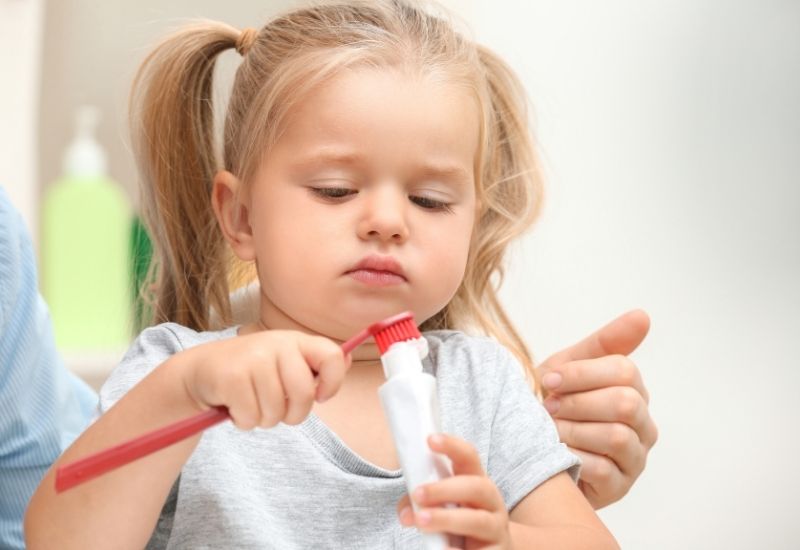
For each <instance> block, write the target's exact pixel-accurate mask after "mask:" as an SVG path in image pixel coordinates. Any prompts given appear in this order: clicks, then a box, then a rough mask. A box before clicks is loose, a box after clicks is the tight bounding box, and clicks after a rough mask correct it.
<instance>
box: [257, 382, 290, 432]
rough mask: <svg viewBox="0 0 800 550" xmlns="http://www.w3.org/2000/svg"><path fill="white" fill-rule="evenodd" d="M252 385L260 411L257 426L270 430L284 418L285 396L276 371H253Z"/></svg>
mask: <svg viewBox="0 0 800 550" xmlns="http://www.w3.org/2000/svg"><path fill="white" fill-rule="evenodd" d="M253 385H254V386H255V391H256V395H257V397H258V404H259V407H260V409H261V421H260V422H259V426H261V427H262V428H271V427H272V426H275V425H276V424H277V423H278V422H280V421H281V420H283V418H284V417H285V416H286V394H285V393H284V391H283V384H282V383H281V377H280V375H279V374H278V369H277V368H256V369H253Z"/></svg>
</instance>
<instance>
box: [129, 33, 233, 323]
mask: <svg viewBox="0 0 800 550" xmlns="http://www.w3.org/2000/svg"><path fill="white" fill-rule="evenodd" d="M239 36H240V33H239V31H238V30H237V29H235V28H233V27H231V26H229V25H225V24H223V23H217V22H213V21H200V22H197V23H195V24H193V25H191V26H188V27H185V28H183V29H181V30H180V31H178V32H176V33H175V34H173V35H171V36H169V37H168V38H166V39H165V40H164V41H163V42H162V43H161V44H160V45H158V46H157V47H156V48H155V50H154V51H153V52H152V53H151V54H150V55H149V56H148V57H147V58H146V59H145V61H144V63H143V64H142V66H141V68H140V69H139V72H138V73H137V75H136V78H135V80H134V84H133V90H132V94H131V103H130V124H131V133H132V139H133V148H134V153H135V155H136V161H137V165H138V168H139V175H140V178H141V180H142V182H141V183H142V191H143V193H142V195H143V200H142V209H143V215H144V219H145V223H146V225H147V228H148V230H149V232H150V235H151V237H152V240H153V245H154V246H153V261H152V263H151V266H150V275H149V277H148V284H147V285H146V290H149V292H144V293H143V294H144V297H145V298H146V299H147V301H148V302H149V305H150V308H149V309H150V311H151V314H152V317H153V318H152V319H151V320H150V321H151V322H153V323H160V322H165V321H174V322H177V323H180V324H182V325H185V326H188V327H191V328H194V329H197V330H202V329H206V328H207V326H208V321H209V308H210V307H211V308H214V309H215V310H216V311H217V312H219V313H220V314H221V315H222V316H223V317H226V316H227V315H229V311H230V304H229V298H228V294H229V292H228V283H227V279H226V272H227V270H226V268H225V267H226V265H227V264H228V260H227V256H228V252H227V247H226V246H225V241H224V238H223V236H222V233H221V231H220V229H219V228H218V226H217V223H216V219H215V217H214V212H213V210H212V206H211V188H212V182H213V178H214V174H215V172H216V170H217V169H218V167H219V164H220V163H219V161H218V155H217V153H216V152H215V148H214V143H215V139H214V120H213V119H214V113H213V106H212V92H213V87H212V77H213V72H214V64H215V61H216V58H217V56H218V55H219V54H220V53H221V52H223V51H225V50H227V49H228V48H232V47H234V46H235V45H236V40H237V38H239ZM145 324H147V323H146V322H145Z"/></svg>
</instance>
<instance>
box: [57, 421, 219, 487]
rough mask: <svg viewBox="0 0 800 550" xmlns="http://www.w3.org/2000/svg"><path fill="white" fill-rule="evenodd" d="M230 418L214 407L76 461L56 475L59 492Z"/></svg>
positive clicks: (59, 470)
mask: <svg viewBox="0 0 800 550" xmlns="http://www.w3.org/2000/svg"><path fill="white" fill-rule="evenodd" d="M229 418H230V415H229V414H228V408H227V407H223V406H220V407H215V408H213V409H209V410H207V411H204V412H202V413H200V414H197V415H195V416H191V417H189V418H186V419H183V420H179V421H177V422H174V423H172V424H169V425H167V426H164V427H163V428H159V429H157V430H153V431H152V432H149V433H146V434H144V435H141V436H139V437H136V438H134V439H131V440H129V441H126V442H124V443H120V444H119V445H115V446H114V447H110V448H108V449H105V450H103V451H100V452H98V453H95V454H92V455H89V456H87V457H86V458H82V459H80V460H76V461H75V462H72V463H70V464H67V465H66V466H62V467H60V468H58V470H57V471H56V492H58V493H60V492H62V491H66V490H67V489H69V488H71V487H74V486H75V485H78V484H80V483H83V482H84V481H88V480H90V479H92V478H95V477H97V476H100V475H103V474H104V473H106V472H108V471H109V470H113V469H115V468H119V467H120V466H124V465H125V464H128V463H129V462H133V461H134V460H136V459H138V458H141V457H143V456H146V455H149V454H150V453H153V452H155V451H158V450H159V449H163V448H164V447H167V446H169V445H172V444H173V443H177V442H178V441H181V440H183V439H186V438H187V437H189V436H191V435H194V434H196V433H198V432H200V431H203V430H205V429H206V428H209V427H211V426H213V425H214V424H218V423H220V422H222V421H224V420H228V419H229Z"/></svg>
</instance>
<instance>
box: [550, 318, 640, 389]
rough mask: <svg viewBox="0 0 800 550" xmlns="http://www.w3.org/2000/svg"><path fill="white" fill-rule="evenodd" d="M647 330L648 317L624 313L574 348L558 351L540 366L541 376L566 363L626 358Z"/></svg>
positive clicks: (573, 346)
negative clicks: (608, 356)
mask: <svg viewBox="0 0 800 550" xmlns="http://www.w3.org/2000/svg"><path fill="white" fill-rule="evenodd" d="M649 330H650V317H649V316H648V315H647V313H646V312H645V311H643V310H641V309H634V310H632V311H629V312H627V313H624V314H622V315H620V316H619V317H617V318H616V319H614V320H613V321H611V322H610V323H608V324H607V325H605V326H604V327H602V328H601V329H600V330H598V331H596V332H594V333H592V334H590V335H589V336H588V337H586V338H584V339H583V340H581V341H580V342H578V343H577V344H574V345H572V346H570V347H568V348H566V349H563V350H561V351H559V352H558V353H556V354H554V355H552V356H551V357H549V358H548V359H546V360H545V361H544V362H542V364H541V365H540V367H539V368H540V369H541V370H540V372H541V373H542V374H544V373H546V372H549V371H550V370H551V369H553V368H554V367H556V366H558V365H561V364H563V363H566V362H568V361H577V360H581V359H596V358H598V357H602V356H604V355H615V354H618V355H628V354H629V353H631V352H633V351H634V350H635V349H636V348H637V347H638V346H639V344H641V343H642V341H643V340H644V339H645V337H646V336H647V333H648V331H649Z"/></svg>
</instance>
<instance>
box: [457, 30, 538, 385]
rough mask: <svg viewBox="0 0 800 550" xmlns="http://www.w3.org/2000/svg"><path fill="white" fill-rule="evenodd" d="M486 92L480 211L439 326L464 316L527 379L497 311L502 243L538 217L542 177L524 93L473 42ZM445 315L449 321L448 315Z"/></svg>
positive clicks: (528, 359)
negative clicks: (463, 265)
mask: <svg viewBox="0 0 800 550" xmlns="http://www.w3.org/2000/svg"><path fill="white" fill-rule="evenodd" d="M477 54H478V59H479V61H480V64H481V66H482V68H483V71H484V76H485V81H486V89H485V90H486V91H485V95H484V97H483V101H485V102H486V103H487V105H485V106H484V108H483V109H482V111H483V112H484V121H483V125H484V131H483V140H482V141H483V144H482V151H481V156H482V159H481V166H482V167H483V170H482V171H481V172H480V173H479V174H478V178H479V181H478V182H477V186H476V187H477V190H478V196H477V198H478V201H479V205H480V211H479V213H478V219H477V223H476V227H475V231H474V234H473V241H472V250H471V258H470V261H469V263H468V266H467V271H466V274H465V278H464V284H462V286H461V288H460V289H459V291H458V293H457V294H456V297H455V298H454V300H453V302H451V304H450V306H449V307H448V309H447V310H446V311H445V312H444V313H445V318H444V319H442V321H444V322H445V323H448V324H449V323H450V322H451V321H452V322H453V324H456V325H458V324H460V323H459V320H461V319H470V320H471V321H472V322H474V323H476V324H477V325H478V326H479V327H480V328H481V329H482V330H483V331H485V332H486V333H488V334H489V335H491V336H493V337H495V338H496V339H497V340H498V341H500V342H501V343H502V344H503V345H505V346H506V347H508V348H509V349H510V350H511V351H512V352H513V353H514V355H515V356H516V357H517V358H518V359H519V360H520V362H521V363H522V365H523V366H524V367H525V369H526V371H527V373H528V375H529V376H530V378H531V380H533V381H534V382H535V381H536V371H535V369H534V368H533V365H534V362H533V357H532V355H531V352H530V351H529V350H528V347H527V346H526V345H525V342H524V341H523V339H522V338H521V337H520V335H519V332H518V331H517V330H516V328H515V327H514V325H513V323H512V322H511V320H510V319H509V317H508V314H507V313H506V312H505V310H504V309H503V306H502V304H501V303H500V299H499V297H498V289H499V287H500V285H501V284H502V281H503V275H504V265H503V258H504V255H505V252H506V250H507V248H508V245H509V244H510V243H511V241H512V240H514V239H516V238H517V237H519V236H520V235H521V234H522V233H523V232H524V231H526V230H527V229H528V228H530V227H531V225H533V223H534V222H535V221H536V219H537V217H538V215H539V212H540V210H541V205H542V194H543V193H542V191H543V178H542V174H541V168H540V161H539V159H538V158H537V155H536V151H535V149H534V146H533V140H532V137H531V134H530V131H529V122H528V113H527V96H526V94H525V91H524V89H523V87H522V84H521V83H520V81H519V79H518V78H517V77H516V75H515V74H514V73H513V71H512V70H511V69H510V68H509V67H508V65H507V64H506V63H505V62H504V61H502V60H501V59H500V58H499V57H498V56H497V55H495V54H494V53H493V52H491V51H490V50H488V49H487V48H484V47H482V46H479V45H478V46H477ZM448 317H449V319H448Z"/></svg>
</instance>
